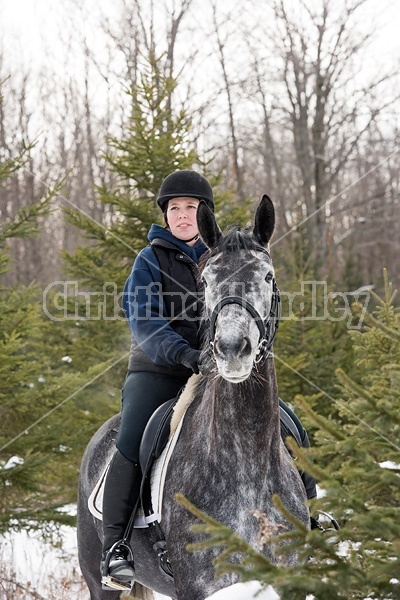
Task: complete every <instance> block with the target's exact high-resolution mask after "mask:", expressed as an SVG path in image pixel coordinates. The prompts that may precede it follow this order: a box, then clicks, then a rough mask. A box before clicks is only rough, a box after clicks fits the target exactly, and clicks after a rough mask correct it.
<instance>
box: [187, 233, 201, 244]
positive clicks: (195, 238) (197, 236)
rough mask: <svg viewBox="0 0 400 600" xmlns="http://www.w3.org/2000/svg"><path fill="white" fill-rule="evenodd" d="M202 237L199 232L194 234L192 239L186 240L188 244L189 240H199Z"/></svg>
mask: <svg viewBox="0 0 400 600" xmlns="http://www.w3.org/2000/svg"><path fill="white" fill-rule="evenodd" d="M199 237H200V234H199V233H196V235H194V236H193V237H192V238H190V240H185V244H187V243H188V242H193V240H198V239H199Z"/></svg>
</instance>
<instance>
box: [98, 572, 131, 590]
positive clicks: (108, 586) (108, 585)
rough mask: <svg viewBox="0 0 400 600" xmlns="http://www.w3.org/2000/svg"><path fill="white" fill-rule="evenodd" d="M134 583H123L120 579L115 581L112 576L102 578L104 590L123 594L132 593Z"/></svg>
mask: <svg viewBox="0 0 400 600" xmlns="http://www.w3.org/2000/svg"><path fill="white" fill-rule="evenodd" d="M132 585H133V582H132V581H131V582H130V583H129V582H127V583H123V582H122V581H121V580H120V579H115V577H112V576H111V575H103V576H102V578H101V588H102V589H103V590H120V591H122V592H130V591H131V589H132Z"/></svg>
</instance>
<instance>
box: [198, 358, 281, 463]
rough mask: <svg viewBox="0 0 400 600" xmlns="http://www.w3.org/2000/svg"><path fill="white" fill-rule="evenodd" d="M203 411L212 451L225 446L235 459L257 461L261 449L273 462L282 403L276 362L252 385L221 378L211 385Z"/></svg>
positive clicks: (276, 451) (202, 407)
mask: <svg viewBox="0 0 400 600" xmlns="http://www.w3.org/2000/svg"><path fill="white" fill-rule="evenodd" d="M199 411H200V414H201V416H202V418H201V422H202V423H203V427H205V428H206V429H207V430H208V435H207V436H206V440H207V443H208V444H209V445H210V451H212V452H213V451H214V449H215V448H216V447H219V448H221V447H222V448H224V450H226V451H227V453H230V457H231V459H232V460H235V457H236V458H240V459H241V460H252V461H253V460H254V454H255V452H257V453H258V452H259V451H260V449H261V448H262V449H263V451H264V452H263V453H264V455H265V456H268V457H269V458H270V459H271V458H272V457H273V458H274V459H275V458H276V457H277V456H278V455H279V447H280V419H279V400H278V390H277V383H276V375H275V368H274V364H273V361H272V359H269V360H267V361H266V363H265V365H264V367H263V372H262V373H260V374H259V375H258V377H256V378H255V379H254V380H250V381H249V382H245V383H243V384H230V383H228V382H226V381H225V380H223V379H221V378H218V379H216V380H214V381H212V382H209V385H207V386H206V389H205V392H204V396H203V401H202V402H201V406H200V407H199Z"/></svg>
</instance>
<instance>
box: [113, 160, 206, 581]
mask: <svg viewBox="0 0 400 600" xmlns="http://www.w3.org/2000/svg"><path fill="white" fill-rule="evenodd" d="M200 200H203V201H205V202H206V203H207V204H208V206H209V207H210V208H211V209H212V210H214V197H213V191H212V188H211V185H210V184H209V182H208V181H207V179H205V178H204V177H203V176H202V175H200V174H199V173H196V172H195V171H189V170H187V171H176V172H174V173H171V174H170V175H169V176H168V177H167V178H166V179H165V180H164V182H163V183H162V185H161V188H160V191H159V195H158V198H157V204H158V206H159V207H160V208H161V210H162V211H163V213H164V220H165V223H166V227H161V226H159V225H155V224H153V225H152V226H151V229H150V231H149V233H148V239H149V241H150V245H148V246H146V247H145V248H144V249H143V250H142V251H141V252H140V253H139V254H138V256H137V258H136V260H135V262H134V265H133V269H132V272H131V274H130V276H129V277H128V280H127V282H126V284H125V288H124V294H123V309H124V312H125V314H126V317H127V319H128V321H129V325H130V327H131V331H132V346H131V353H130V360H129V367H128V375H127V377H126V380H125V383H124V387H123V389H122V410H121V426H120V430H119V436H118V439H117V443H116V446H117V450H116V453H115V455H114V457H113V459H112V462H111V464H110V468H109V470H108V474H107V478H106V482H105V489H104V500H103V534H104V539H103V561H104V560H105V558H106V555H107V553H108V552H109V550H110V549H111V548H112V547H113V546H114V545H115V544H116V543H117V542H118V541H120V540H122V538H123V535H124V531H125V528H126V525H127V523H128V521H129V517H130V515H131V512H132V510H133V507H134V506H135V504H136V502H137V499H138V497H139V490H140V481H141V472H140V467H139V444H140V441H141V437H142V434H143V431H144V429H145V426H146V424H147V421H148V420H149V418H150V416H151V415H152V413H153V412H154V411H155V410H156V408H158V407H159V406H160V405H161V404H163V403H164V402H166V401H167V400H169V399H170V398H173V397H175V396H176V395H177V393H178V392H179V390H180V389H181V388H182V386H183V385H185V383H186V382H187V380H188V378H189V377H190V375H192V374H193V373H198V372H199V368H198V360H199V355H200V352H199V339H198V338H199V336H198V324H199V311H200V306H199V303H198V301H197V284H196V280H197V273H198V267H197V262H198V260H199V258H200V257H201V256H202V254H203V253H204V252H205V250H206V247H205V245H204V244H203V242H202V241H201V240H200V239H199V232H198V229H197V221H196V212H197V206H198V204H199V202H200ZM102 571H103V568H102ZM103 574H105V573H103ZM108 575H109V576H112V577H113V578H115V579H120V580H122V581H123V582H125V583H126V582H127V581H130V580H132V579H133V578H134V569H133V565H132V563H131V562H130V560H129V557H128V555H127V552H126V549H125V548H124V547H123V546H122V547H118V545H117V547H116V548H115V549H114V550H113V551H112V554H111V557H110V560H109V564H108Z"/></svg>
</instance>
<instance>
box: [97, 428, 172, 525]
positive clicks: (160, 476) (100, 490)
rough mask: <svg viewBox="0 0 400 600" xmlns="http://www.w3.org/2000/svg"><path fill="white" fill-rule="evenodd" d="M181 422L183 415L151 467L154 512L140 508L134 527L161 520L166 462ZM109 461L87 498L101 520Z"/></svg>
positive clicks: (170, 454) (169, 456)
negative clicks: (146, 515) (148, 513)
mask: <svg viewBox="0 0 400 600" xmlns="http://www.w3.org/2000/svg"><path fill="white" fill-rule="evenodd" d="M182 423H183V417H182V418H181V420H180V422H179V425H178V427H177V428H176V430H175V432H174V433H173V435H172V436H171V437H170V439H169V440H168V442H167V445H166V446H165V448H164V450H163V452H162V453H161V455H160V457H159V458H157V459H156V460H155V461H154V463H153V466H152V469H151V476H150V486H151V502H152V505H153V509H154V513H153V514H152V515H150V516H148V517H145V515H144V513H143V510H142V509H140V510H139V511H138V514H137V515H136V519H135V524H134V527H148V526H149V523H152V522H153V521H158V522H161V506H162V499H163V491H164V484H165V476H166V473H167V467H168V463H169V461H170V458H171V456H172V453H173V451H174V448H175V444H176V442H177V440H178V437H179V434H180V431H181V428H182ZM110 462H111V459H110V461H109V462H108V463H107V466H106V468H105V469H104V471H103V472H102V474H101V476H100V478H99V480H98V482H97V483H96V485H95V487H94V489H93V491H92V493H91V494H90V496H89V498H88V506H89V510H90V512H91V513H92V515H93V516H94V517H96V519H99V520H100V521H102V520H103V495H104V482H105V480H106V475H107V471H108V469H109V466H110Z"/></svg>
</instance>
